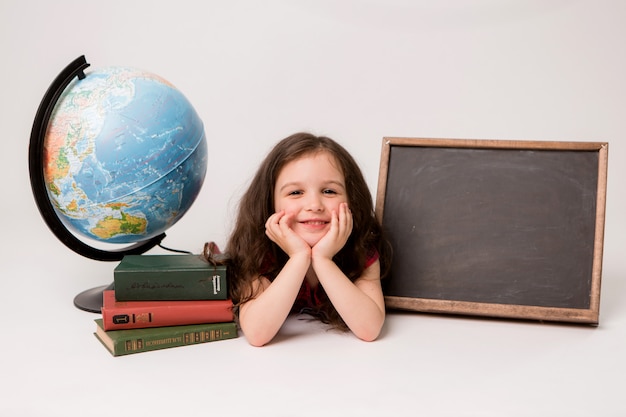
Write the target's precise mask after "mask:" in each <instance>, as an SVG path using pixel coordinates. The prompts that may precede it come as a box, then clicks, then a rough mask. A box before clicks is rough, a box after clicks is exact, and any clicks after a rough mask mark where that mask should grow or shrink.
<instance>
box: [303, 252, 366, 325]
mask: <svg viewBox="0 0 626 417" xmlns="http://www.w3.org/2000/svg"><path fill="white" fill-rule="evenodd" d="M377 260H378V252H377V251H374V252H373V253H372V254H371V255H369V256H368V258H367V260H366V261H365V268H368V267H369V266H370V265H372V264H373V263H374V262H376V261H377ZM321 291H322V286H321V285H316V286H315V288H313V287H311V285H310V284H309V282H308V281H307V280H306V279H305V280H304V282H303V283H302V286H301V287H300V291H299V292H298V296H297V297H296V301H295V302H294V303H293V307H292V308H291V312H292V313H299V312H301V311H302V310H303V309H308V308H311V307H317V306H319V305H321V304H322V300H321V298H320V293H321Z"/></svg>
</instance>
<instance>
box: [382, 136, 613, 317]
mask: <svg viewBox="0 0 626 417" xmlns="http://www.w3.org/2000/svg"><path fill="white" fill-rule="evenodd" d="M607 154H608V144H607V143H597V142H543V141H506V140H464V139H417V138H384V139H383V145H382V152H381V162H380V173H379V182H378V192H377V196H376V215H377V217H378V219H379V220H380V221H381V222H382V224H383V228H384V229H385V230H386V232H387V234H388V237H389V240H390V242H391V245H392V247H393V262H392V266H391V273H390V276H389V277H388V278H387V279H386V280H384V292H385V302H386V305H387V307H388V308H391V309H403V310H413V311H421V312H433V313H451V314H468V315H479V316H492V317H502V318H517V319H531V320H546V321H563V322H577V323H588V324H598V316H599V300H600V280H601V271H602V250H603V236H604V212H605V200H606V175H607V159H608V155H607Z"/></svg>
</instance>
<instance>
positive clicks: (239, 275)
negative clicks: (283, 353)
mask: <svg viewBox="0 0 626 417" xmlns="http://www.w3.org/2000/svg"><path fill="white" fill-rule="evenodd" d="M317 152H328V153H330V154H331V155H333V156H334V158H335V160H336V161H337V163H338V165H339V169H340V170H341V172H342V173H343V175H344V177H345V182H346V192H347V197H348V207H350V211H351V212H352V216H353V229H352V234H351V235H350V237H349V238H348V241H347V242H346V244H345V245H344V247H343V248H342V249H341V250H340V251H339V252H338V253H337V254H336V255H335V257H334V258H333V260H334V261H335V263H336V264H337V265H338V266H339V268H340V269H341V270H342V271H343V273H344V274H346V276H347V277H348V278H349V279H350V280H351V281H354V280H356V279H357V278H358V277H360V276H361V274H362V273H363V271H364V269H365V264H366V259H367V257H368V255H371V254H372V253H373V252H374V251H377V252H378V254H379V260H380V265H381V277H384V276H385V275H386V274H387V272H388V269H389V265H390V259H391V249H390V245H389V243H388V242H387V240H386V239H385V238H384V236H383V230H382V227H381V225H380V224H379V223H378V221H377V219H376V217H375V214H374V207H373V203H372V196H371V194H370V191H369V188H368V186H367V183H366V182H365V179H364V177H363V174H362V172H361V170H360V168H359V166H358V165H357V163H356V162H355V160H354V158H353V157H352V156H351V155H350V154H349V153H348V151H346V149H345V148H343V147H342V146H341V145H339V144H338V143H337V142H335V141H334V140H332V139H330V138H328V137H324V136H314V135H312V134H310V133H296V134H293V135H291V136H289V137H287V138H285V139H283V140H281V141H280V142H278V144H276V146H275V147H274V148H273V149H272V150H271V151H270V152H269V154H268V155H267V156H266V158H265V159H264V160H263V162H262V163H261V165H260V166H259V169H258V170H257V172H256V174H255V176H254V177H253V179H252V181H251V183H250V185H249V187H248V190H247V191H246V193H245V194H244V195H243V197H242V198H241V200H240V202H239V212H238V215H237V219H236V223H235V227H234V230H233V232H232V234H231V235H230V238H229V240H228V243H227V245H226V248H225V249H226V250H225V252H226V253H225V255H226V256H225V257H224V258H223V260H222V261H221V263H224V264H226V265H227V267H228V286H229V295H230V297H231V298H232V299H233V301H234V303H235V305H236V306H239V305H241V304H244V303H245V302H246V301H248V300H250V299H252V298H254V297H255V296H256V294H254V292H253V287H252V283H253V281H254V280H255V279H256V278H257V277H258V276H259V275H262V276H264V277H266V278H267V279H269V280H270V281H273V280H274V278H276V276H277V275H278V273H279V272H280V271H281V269H282V268H283V266H284V265H285V263H286V262H287V259H288V258H287V255H286V254H285V253H284V252H283V251H282V249H281V248H280V247H279V246H278V245H277V244H275V243H274V242H272V241H271V240H270V239H269V238H268V237H267V236H266V234H265V222H266V221H267V219H268V218H269V217H270V216H271V215H272V214H274V187H275V184H276V179H277V178H278V175H279V173H280V171H281V169H282V168H283V167H284V166H285V165H286V164H288V163H289V162H291V161H294V160H296V159H299V158H301V157H303V156H308V155H311V154H315V153H317ZM320 292H321V293H322V294H321V298H322V300H323V301H322V305H321V306H320V307H319V308H317V309H316V310H315V311H309V313H310V314H311V315H313V316H314V317H317V318H318V319H320V320H321V321H323V322H325V323H329V324H331V325H332V326H333V327H336V328H340V329H343V330H345V329H347V327H346V325H345V323H344V322H343V320H342V319H341V317H340V316H339V314H338V313H337V311H336V310H335V308H334V307H333V305H332V304H331V303H330V300H329V299H328V297H327V296H326V294H325V293H324V292H323V291H320Z"/></svg>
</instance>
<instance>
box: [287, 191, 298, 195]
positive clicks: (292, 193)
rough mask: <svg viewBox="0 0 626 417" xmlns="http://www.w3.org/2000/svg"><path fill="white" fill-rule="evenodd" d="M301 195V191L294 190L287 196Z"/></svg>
mask: <svg viewBox="0 0 626 417" xmlns="http://www.w3.org/2000/svg"><path fill="white" fill-rule="evenodd" d="M300 194H302V191H299V190H296V191H290V192H289V193H288V194H287V195H300Z"/></svg>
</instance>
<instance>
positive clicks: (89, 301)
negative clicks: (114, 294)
mask: <svg viewBox="0 0 626 417" xmlns="http://www.w3.org/2000/svg"><path fill="white" fill-rule="evenodd" d="M112 289H113V284H112V283H111V284H109V285H102V286H100V287H95V288H91V289H89V290H86V291H83V292H81V293H80V294H78V295H77V296H76V297H74V305H75V306H76V307H77V308H79V309H81V310H83V311H88V312H90V313H100V312H101V309H102V293H103V292H104V291H105V290H112Z"/></svg>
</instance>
